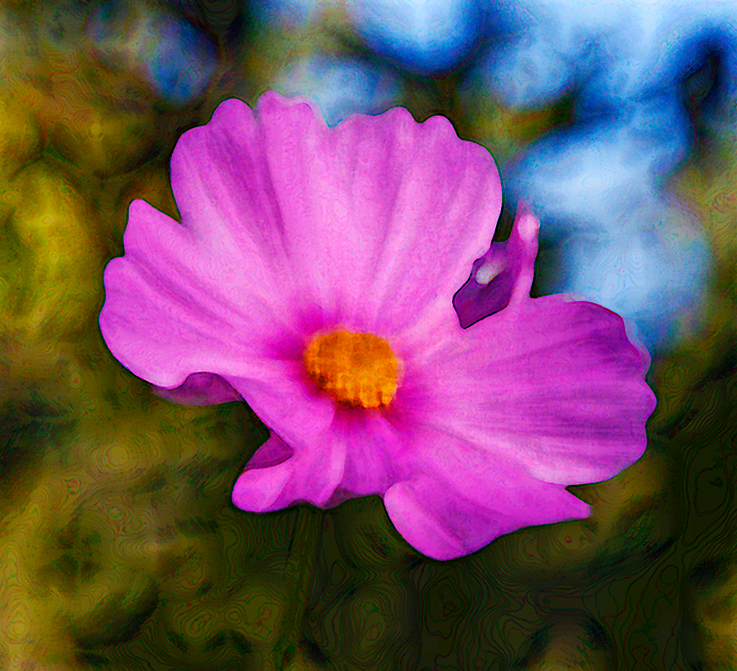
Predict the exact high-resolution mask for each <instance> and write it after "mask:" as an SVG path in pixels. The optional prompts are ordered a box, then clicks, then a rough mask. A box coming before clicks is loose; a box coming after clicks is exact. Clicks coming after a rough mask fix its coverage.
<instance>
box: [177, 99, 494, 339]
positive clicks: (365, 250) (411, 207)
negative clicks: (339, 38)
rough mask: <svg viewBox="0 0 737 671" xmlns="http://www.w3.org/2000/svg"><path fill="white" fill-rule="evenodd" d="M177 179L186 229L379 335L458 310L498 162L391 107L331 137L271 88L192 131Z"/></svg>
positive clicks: (306, 111)
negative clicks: (444, 308)
mask: <svg viewBox="0 0 737 671" xmlns="http://www.w3.org/2000/svg"><path fill="white" fill-rule="evenodd" d="M172 184H173V187H174V193H175V196H176V200H177V204H178V205H179V208H180V211H181V212H182V221H183V222H184V223H186V224H187V225H188V226H191V227H193V228H194V229H195V230H197V231H198V232H200V233H201V234H202V235H207V236H217V237H218V238H219V239H222V240H223V242H222V244H221V247H222V249H223V250H228V249H232V248H234V247H235V248H236V249H240V250H242V252H241V255H244V254H246V253H247V255H249V256H253V257H254V258H264V259H266V260H267V261H268V262H269V264H270V265H269V268H270V272H271V273H273V274H278V275H280V276H281V277H282V279H283V286H285V287H286V288H291V289H292V290H293V291H295V292H296V294H298V295H299V296H300V297H301V298H302V300H303V302H304V303H305V304H307V303H309V305H310V306H312V308H313V309H314V310H318V311H320V312H321V314H322V318H323V319H324V320H325V321H326V322H327V323H328V324H329V325H334V324H337V323H343V324H345V325H346V326H348V327H354V328H361V329H365V330H368V331H370V332H376V333H382V334H390V333H391V332H394V331H396V330H400V329H401V328H402V327H403V326H404V325H405V324H407V323H409V322H412V321H416V320H419V319H421V318H422V314H423V310H424V309H425V308H428V307H430V306H431V305H436V304H437V303H439V302H445V303H446V304H449V303H450V300H451V298H452V295H453V293H454V292H455V291H456V289H457V288H458V286H459V285H460V284H461V282H463V280H464V279H465V278H466V277H467V272H468V267H469V266H470V264H471V263H472V261H473V259H474V258H475V257H477V256H479V255H480V254H482V253H483V251H484V250H485V249H487V247H488V244H489V242H490V240H491V238H492V236H493V233H494V228H495V225H496V219H497V217H498V214H499V211H500V207H501V187H500V183H499V177H498V173H497V170H496V166H495V164H494V161H493V159H492V158H491V156H490V155H489V153H488V152H487V151H486V150H485V149H484V148H483V147H481V146H479V145H477V144H474V143H471V142H464V141H461V140H460V139H459V138H458V137H457V136H456V134H455V132H454V130H453V128H452V126H451V124H450V122H449V121H448V120H447V119H445V118H443V117H433V118H431V119H429V120H428V121H426V122H425V123H423V124H417V123H416V122H415V121H414V120H413V119H412V117H411V116H410V114H409V113H408V112H407V111H406V110H403V109H393V110H390V111H389V112H387V113H385V114H382V115H379V116H375V117H372V116H363V115H356V116H352V117H350V118H349V119H347V120H346V121H344V122H342V123H340V124H339V125H338V126H337V127H336V128H335V129H328V128H327V126H326V124H325V122H324V121H323V119H322V118H321V117H320V116H319V113H316V112H315V111H314V109H313V108H312V107H311V106H310V105H309V104H307V103H306V102H299V101H289V100H285V99H283V98H282V97H281V96H279V95H278V94H275V93H267V94H264V95H263V96H262V97H261V99H260V100H259V102H258V105H257V107H256V113H255V115H254V114H253V113H252V112H251V110H250V109H248V107H247V106H245V105H244V104H243V103H240V102H239V101H235V100H229V101H226V102H225V103H223V104H222V105H221V106H220V107H219V108H218V110H217V111H216V113H215V115H214V116H213V119H212V121H211V122H210V123H209V124H208V125H207V126H204V127H201V128H196V129H193V130H191V131H189V132H187V133H185V134H184V136H183V137H182V138H181V140H180V141H179V143H178V145H177V148H176V150H175V152H174V156H173V158H172ZM259 255H260V256H259ZM254 263H255V261H254Z"/></svg>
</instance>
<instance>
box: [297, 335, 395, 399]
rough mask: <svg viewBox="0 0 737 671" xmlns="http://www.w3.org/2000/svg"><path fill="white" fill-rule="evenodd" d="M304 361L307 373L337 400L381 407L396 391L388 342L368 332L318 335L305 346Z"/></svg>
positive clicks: (393, 363) (393, 359)
mask: <svg viewBox="0 0 737 671" xmlns="http://www.w3.org/2000/svg"><path fill="white" fill-rule="evenodd" d="M304 362H305V366H306V367H307V372H308V373H309V375H310V377H312V378H313V379H314V380H315V382H316V383H317V385H318V386H319V387H320V388H321V389H323V390H324V391H326V392H327V393H328V394H330V395H331V396H332V397H333V398H334V399H335V400H336V401H337V402H338V403H344V404H347V405H351V406H360V407H364V408H380V407H382V406H385V405H389V403H390V402H391V400H392V399H393V398H394V394H395V393H396V391H397V367H398V365H397V359H396V357H395V356H394V353H393V352H392V350H391V348H390V347H389V343H388V342H387V341H386V340H384V339H383V338H379V337H378V336H375V335H372V334H371V333H350V332H349V331H335V332H333V333H328V334H326V335H322V336H318V337H317V338H315V339H314V340H312V342H311V343H310V344H309V346H308V347H307V349H306V350H305V353H304Z"/></svg>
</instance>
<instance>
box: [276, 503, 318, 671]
mask: <svg viewBox="0 0 737 671" xmlns="http://www.w3.org/2000/svg"><path fill="white" fill-rule="evenodd" d="M324 519H325V516H324V513H323V511H322V510H320V509H318V508H315V507H313V506H310V505H305V504H303V505H300V506H299V507H298V508H297V519H296V521H295V524H294V532H293V533H292V539H291V541H290V543H289V554H288V556H287V562H286V567H285V574H286V575H287V576H288V578H287V579H288V580H290V581H291V582H292V583H293V585H294V593H293V594H294V597H293V599H292V600H291V601H290V603H289V604H288V606H287V612H286V614H285V616H284V625H283V632H284V633H283V634H282V640H281V642H280V645H279V648H280V649H281V651H282V653H283V654H282V660H283V662H282V663H283V664H288V663H289V660H290V659H291V658H292V657H293V656H294V653H295V652H296V650H297V649H298V648H299V642H300V638H301V633H302V623H303V621H304V618H305V615H306V612H307V602H308V599H309V592H310V584H311V582H312V578H313V575H314V567H315V561H316V559H317V555H318V552H319V551H320V542H321V540H322V527H323V521H324Z"/></svg>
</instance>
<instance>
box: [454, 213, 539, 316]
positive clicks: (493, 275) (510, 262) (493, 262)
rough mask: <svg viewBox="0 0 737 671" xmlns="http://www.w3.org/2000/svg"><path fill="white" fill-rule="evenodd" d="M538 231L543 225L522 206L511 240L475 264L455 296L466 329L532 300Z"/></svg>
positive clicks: (499, 244) (457, 308)
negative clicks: (513, 304)
mask: <svg viewBox="0 0 737 671" xmlns="http://www.w3.org/2000/svg"><path fill="white" fill-rule="evenodd" d="M539 229H540V222H539V221H538V220H537V219H536V218H535V217H534V216H533V215H532V213H531V212H530V211H529V209H528V207H527V206H526V205H525V204H524V203H520V204H519V205H518V207H517V217H516V219H515V222H514V224H513V226H512V232H511V234H510V235H509V240H507V241H505V242H494V243H492V245H491V247H490V248H489V251H488V252H486V254H484V255H483V256H482V257H481V258H480V259H477V260H476V261H474V263H473V269H472V271H471V277H469V279H468V281H467V282H466V283H465V284H464V285H463V286H462V287H461V289H460V290H459V291H458V293H457V294H456V295H455V296H454V297H453V306H454V307H455V309H456V312H457V313H458V318H459V320H460V322H461V326H462V327H463V328H467V327H468V326H470V325H471V324H473V323H475V322H477V321H479V320H480V319H483V318H484V317H488V316H489V315H493V314H495V313H497V312H499V311H501V310H503V309H504V308H506V307H507V306H508V305H509V304H510V302H515V301H520V300H524V299H525V298H528V297H529V295H530V287H531V286H532V280H533V274H534V270H535V257H536V256H537V247H538V244H537V233H538V231H539Z"/></svg>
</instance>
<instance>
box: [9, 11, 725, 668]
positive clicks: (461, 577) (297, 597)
mask: <svg viewBox="0 0 737 671" xmlns="http://www.w3.org/2000/svg"><path fill="white" fill-rule="evenodd" d="M97 4H101V3H97ZM180 5H186V3H180ZM215 5H217V7H216V6H215ZM96 6H97V5H96V3H91V2H89V3H77V4H76V5H73V4H64V3H56V4H53V3H34V2H30V1H27V2H23V1H22V0H17V1H15V2H11V1H10V0H5V3H4V5H3V6H2V7H1V8H0V15H2V21H3V25H4V26H5V27H4V28H3V29H2V33H0V35H1V36H2V43H1V44H0V49H1V50H2V58H0V66H1V68H2V77H1V78H0V230H1V231H2V232H1V234H0V235H1V237H0V310H1V311H2V318H1V319H0V343H1V347H0V406H1V411H2V425H1V428H0V440H1V441H2V444H1V445H0V483H1V484H2V497H1V498H0V511H1V518H0V573H1V577H0V669H2V671H33V670H38V671H42V670H43V671H47V670H52V669H53V670H55V671H71V670H80V671H81V670H88V669H115V670H120V671H138V670H139V669H140V670H155V671H158V670H162V671H185V670H190V669H191V670H192V671H195V670H200V669H202V670H203V671H204V670H207V671H215V670H218V671H231V670H232V671H235V670H236V669H238V670H245V669H249V670H250V669H253V670H261V669H264V670H272V669H273V670H276V669H289V670H290V671H296V670H298V669H300V670H302V669H335V670H336V671H337V670H340V671H354V670H355V671H358V670H365V669H372V670H373V669H377V670H379V671H395V670H403V669H411V670H421V671H441V670H448V671H450V670H453V671H472V670H479V671H492V670H494V671H495V670H499V671H501V670H503V669H504V670H507V669H580V670H584V669H585V670H588V669H591V670H592V671H593V670H594V669H596V670H600V669H606V670H608V669H612V670H613V669H625V670H626V669H633V670H639V669H643V670H644V669H653V670H661V669H662V670H664V671H665V670H666V669H667V670H671V669H677V670H681V671H686V670H687V669H693V670H695V671H696V670H699V671H707V670H714V671H727V670H729V669H735V668H737V628H736V626H737V625H735V623H736V622H737V538H736V537H735V529H736V528H737V519H736V518H737V514H736V512H735V496H734V488H735V469H737V445H736V444H735V436H736V435H737V428H736V427H737V416H736V413H735V402H734V399H735V396H737V389H736V387H735V375H734V369H735V361H736V360H737V354H736V353H735V352H736V350H735V334H736V333H737V318H736V317H737V312H736V309H735V308H736V301H737V279H736V273H735V263H734V259H735V255H736V254H737V190H736V187H735V184H736V183H737V146H735V144H734V140H733V138H732V137H730V136H728V135H726V134H725V135H724V136H720V135H718V134H711V135H707V136H702V137H701V139H700V141H699V146H698V148H697V149H698V150H697V151H695V152H694V153H693V154H692V156H691V158H690V159H689V160H688V162H687V163H686V164H685V165H684V166H683V167H682V168H681V169H680V170H679V171H678V172H677V173H676V174H675V175H674V176H673V177H672V179H671V184H670V188H672V190H673V192H674V193H676V194H677V195H678V197H679V198H680V200H681V202H682V203H684V204H685V206H687V207H688V208H689V209H690V211H692V212H693V213H694V214H695V216H696V217H697V218H698V221H699V222H700V224H701V225H702V226H703V228H704V230H705V231H706V236H707V240H708V243H709V247H710V249H711V250H712V253H713V256H714V259H715V261H714V266H713V270H712V274H711V277H710V278H709V280H708V285H707V286H706V287H705V291H706V299H705V301H704V304H703V307H702V308H701V315H702V319H701V321H702V325H701V326H700V327H699V328H698V329H695V330H694V331H693V332H692V333H690V334H689V335H688V337H685V338H683V339H681V340H680V341H679V342H678V344H676V345H675V346H673V347H672V348H671V349H670V350H669V351H668V352H666V353H665V354H664V355H659V356H658V357H656V358H655V360H654V361H653V365H652V368H651V372H650V375H649V381H650V383H651V384H652V386H653V387H654V389H655V390H656V393H657V396H658V408H657V410H656V412H655V414H654V415H653V417H652V419H651V420H650V422H649V425H648V432H649V446H648V450H647V452H646V453H645V455H644V456H643V457H642V458H641V459H640V460H639V461H638V462H637V463H636V464H634V465H633V466H632V467H630V468H629V469H627V470H626V471H625V472H623V473H622V474H620V475H619V476H617V477H615V478H613V479H612V480H609V481H607V482H604V483H599V484H592V485H587V486H578V487H573V488H572V491H574V493H576V495H577V496H579V497H580V498H582V499H583V500H584V501H586V502H587V503H590V504H591V505H592V507H593V514H592V517H591V518H589V519H586V520H582V521H577V522H566V523H560V524H555V525H549V526H543V527H534V528H528V529H523V530H520V531H518V532H516V533H513V534H510V535H508V536H505V537H502V538H499V539H497V540H496V541H494V542H493V543H492V544H491V545H490V546H488V547H487V548H485V549H484V550H482V551H480V552H478V553H476V554H475V555H472V556H470V557H467V558H464V559H461V560H457V561H452V562H435V561H431V560H428V559H426V558H424V557H422V556H421V555H419V554H417V553H416V552H414V551H413V550H412V549H411V548H410V547H409V546H408V545H407V544H406V543H405V542H404V541H403V540H402V539H401V537H399V535H398V534H397V532H396V531H395V530H394V528H393V527H392V525H391V523H390V522H389V520H388V517H387V515H386V513H385V511H384V509H383V506H382V504H381V501H380V499H378V498H376V497H371V498H366V499H360V500H352V501H349V502H346V503H344V504H343V505H341V506H340V507H338V508H336V509H334V510H331V511H328V512H323V511H317V510H315V509H312V508H307V507H302V508H299V509H289V510H285V511H282V512H279V513H270V514H263V515H255V514H249V513H245V512H242V511H239V510H236V509H235V508H234V507H233V505H232V503H231V500H230V494H231V489H232V486H233V483H234V482H235V479H236V478H237V476H238V474H239V473H240V472H241V470H242V468H243V466H244V465H245V463H246V462H247V461H248V459H249V458H250V456H251V455H252V453H253V452H254V451H255V449H256V448H257V447H258V446H259V445H260V444H261V443H262V442H263V441H264V440H265V439H266V437H267V431H266V429H265V427H263V426H262V425H261V424H260V422H259V421H258V419H257V418H256V417H255V416H254V415H253V414H252V413H251V412H250V411H249V410H248V408H247V407H246V406H245V405H244V404H239V403H230V404H224V405H221V406H213V407H185V406H178V405H175V404H172V403H169V402H167V401H164V400H161V399H159V398H157V397H156V396H154V395H152V393H151V392H150V390H149V388H148V385H146V384H145V383H143V382H142V381H140V380H138V379H136V378H135V377H133V376H132V375H131V374H130V373H128V372H127V371H126V370H125V369H123V368H122V367H121V366H120V365H119V364H118V363H117V362H116V361H115V360H114V359H113V358H112V356H111V355H110V353H109V352H108V350H107V348H106V347H105V345H104V342H103V341H102V339H101V336H100V332H99V329H98V324H97V318H98V314H99V310H100V308H101V306H102V302H103V299H104V290H103V283H102V272H103V269H104V267H105V264H106V263H107V262H108V261H109V260H110V259H111V258H113V257H114V256H117V255H120V254H121V253H122V234H123V231H124V229H125V224H126V217H127V208H128V205H129V204H130V202H131V200H132V199H134V198H143V199H145V200H147V201H148V202H150V203H151V204H152V205H154V206H155V207H157V208H159V209H161V210H162V211H164V212H166V213H168V214H170V215H171V216H174V217H177V210H176V205H175V203H174V201H173V197H172V194H171V190H170V185H169V175H168V160H169V157H170V155H171V151H172V149H173V147H174V144H175V142H176V140H177V138H178V137H179V135H180V134H181V133H182V132H183V131H184V130H186V129H188V128H191V127H193V126H195V125H199V124H202V123H205V122H206V121H207V120H208V119H209V118H210V115H211V114H212V111H213V110H214V108H215V107H216V106H217V104H218V103H219V102H221V101H222V100H224V99H226V98H228V97H230V96H233V95H237V96H238V97H241V98H243V99H244V100H246V101H247V102H249V103H253V102H254V101H255V100H256V98H257V97H258V95H259V94H260V93H261V92H263V91H264V90H266V89H268V88H270V87H271V86H272V85H273V83H274V81H275V79H276V78H277V74H278V73H279V72H281V71H282V69H283V68H284V67H285V66H286V65H287V64H288V63H289V62H292V61H293V60H294V59H295V58H296V57H297V56H299V55H307V54H310V53H313V52H320V53H360V54H361V56H362V57H364V56H365V54H364V53H363V52H361V48H360V45H358V44H357V41H356V37H355V35H354V34H353V33H352V31H351V30H350V29H349V28H347V27H346V24H345V20H344V17H343V15H342V14H341V11H340V8H339V7H332V8H330V10H329V11H326V12H325V13H324V16H322V17H321V19H320V20H319V21H316V22H312V23H310V24H309V25H301V24H300V25H283V24H275V25H273V26H268V25H260V24H257V23H254V22H253V20H251V23H250V24H249V23H248V22H246V23H245V24H244V26H242V31H241V33H239V34H240V35H241V38H240V39H239V41H237V42H236V43H234V42H233V40H232V39H231V37H228V35H229V34H226V32H227V31H225V29H224V28H223V25H225V24H224V23H222V20H220V19H222V17H223V16H224V15H228V16H230V15H231V14H232V15H235V14H236V13H237V12H247V11H248V8H247V7H242V6H240V5H237V4H236V3H233V4H232V6H231V5H230V4H229V3H209V4H208V3H199V5H198V7H200V9H202V7H205V9H206V10H207V11H204V10H203V11H199V13H194V14H192V15H190V14H187V13H186V11H185V10H186V8H185V9H182V7H180V6H179V5H177V6H173V5H172V7H174V8H173V9H172V8H171V7H169V6H168V5H165V4H163V3H152V4H151V7H153V8H154V9H157V10H161V11H164V10H166V11H172V12H179V13H180V14H181V15H182V16H185V15H186V16H189V17H190V20H191V21H192V22H194V24H195V25H197V26H198V29H200V30H202V31H203V32H204V33H206V34H207V35H209V39H211V41H212V43H213V44H214V45H216V51H217V55H218V66H217V69H216V70H215V71H214V73H213V74H212V77H211V79H210V80H209V83H208V85H207V86H206V87H205V88H203V90H202V91H201V93H200V94H198V95H197V96H194V97H193V98H192V99H190V100H188V101H186V102H184V103H181V102H179V103H176V104H175V103H173V102H172V101H171V100H168V101H167V100H164V99H162V97H161V95H158V94H157V93H156V91H155V90H153V89H152V87H151V83H150V81H147V80H146V79H145V77H143V76H142V75H141V70H140V69H136V68H137V67H138V66H137V65H135V63H134V65H133V66H130V67H128V66H124V65H118V66H113V65H111V64H110V62H108V61H105V60H104V59H102V58H101V57H100V56H99V54H96V53H95V52H94V51H93V50H92V49H91V48H90V47H89V42H88V38H87V37H86V36H85V35H86V34H85V33H84V30H83V28H84V25H85V24H84V21H85V16H86V15H87V14H86V13H88V12H89V11H91V9H93V8H94V7H96ZM223 7H224V8H225V9H223ZM218 8H219V9H218ZM216 10H218V11H216ZM152 11H153V10H152ZM228 12H230V14H228ZM213 17H214V18H213ZM218 17H220V19H218ZM219 20H220V22H218V21H219ZM134 66H135V67H134ZM401 82H402V87H401V90H399V92H398V93H397V103H396V104H403V105H405V106H407V107H408V108H409V109H410V110H411V111H412V113H413V114H414V116H415V118H417V119H418V120H423V119H425V118H427V117H428V116H430V115H431V114H445V115H447V116H448V117H449V118H450V119H451V120H452V121H453V123H454V125H455V127H456V129H457V130H458V132H459V134H460V135H461V137H463V138H465V139H471V140H475V141H477V142H480V143H482V144H484V145H485V146H486V147H488V148H489V150H490V151H491V152H492V153H493V154H494V155H495V156H496V157H497V158H499V160H500V163H502V165H503V163H504V161H506V160H508V159H509V158H510V157H513V156H514V155H515V154H516V153H517V152H519V151H520V150H521V149H523V148H524V147H525V146H527V145H528V144H529V143H530V142H532V141H533V140H534V139H536V138H538V137H541V136H542V135H544V134H545V133H546V132H548V131H549V130H550V129H552V128H555V127H557V126H560V125H562V124H565V123H567V122H568V116H569V112H570V109H569V107H570V106H569V103H568V101H567V100H566V99H564V100H562V101H558V102H557V103H556V104H555V105H551V106H550V107H547V108H541V109H535V110H528V111H515V110H512V109H507V108H504V107H503V106H502V105H501V104H499V103H497V102H495V101H494V100H492V99H491V98H489V97H485V96H477V97H476V98H475V99H474V101H472V102H466V103H464V102H462V100H461V97H460V94H459V90H460V88H459V87H460V82H459V79H458V75H456V74H453V73H451V74H448V75H444V76H437V77H422V76H419V75H407V76H404V77H403V78H401ZM697 122H698V120H697ZM502 171H503V168H502ZM502 180H504V174H503V172H502ZM509 207H512V210H513V205H512V206H509V205H506V204H505V212H504V214H503V219H502V223H501V225H500V235H501V236H502V237H503V236H504V231H505V230H506V231H508V230H509V220H508V215H509V214H510V212H508V211H507V210H508V209H509ZM541 263H544V258H543V259H541V260H540V262H539V264H538V266H539V265H540V264H541ZM315 529H317V530H318V531H319V532H320V533H319V535H318V537H317V538H315V537H314V533H315V532H314V530H315Z"/></svg>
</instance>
